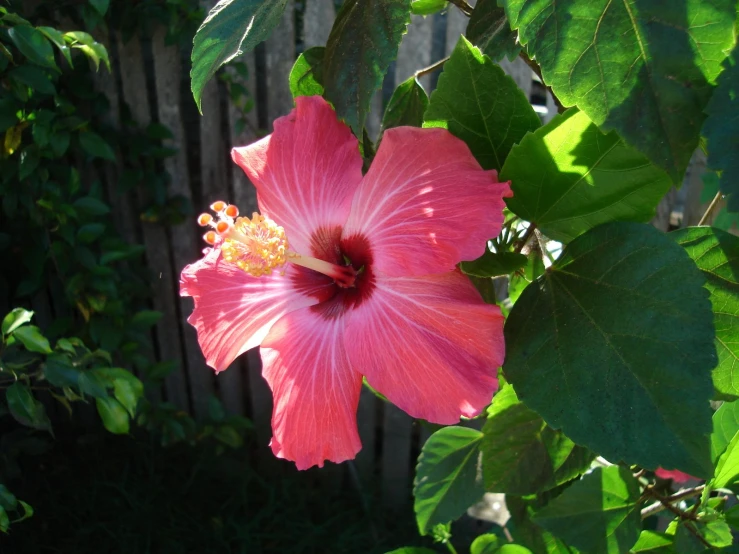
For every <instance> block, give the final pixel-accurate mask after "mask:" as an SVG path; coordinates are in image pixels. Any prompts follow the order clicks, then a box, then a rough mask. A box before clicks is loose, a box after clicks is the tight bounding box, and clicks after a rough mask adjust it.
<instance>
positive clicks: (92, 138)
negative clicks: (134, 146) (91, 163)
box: [79, 131, 115, 162]
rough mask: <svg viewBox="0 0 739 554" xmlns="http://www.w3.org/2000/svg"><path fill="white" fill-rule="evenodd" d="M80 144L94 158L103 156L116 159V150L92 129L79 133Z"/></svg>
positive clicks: (110, 159) (106, 158) (105, 158)
mask: <svg viewBox="0 0 739 554" xmlns="http://www.w3.org/2000/svg"><path fill="white" fill-rule="evenodd" d="M79 138H80V146H82V149H83V150H84V151H85V152H87V154H89V155H90V156H92V157H93V158H103V159H104V160H108V161H111V162H114V161H115V152H113V149H112V148H111V147H110V145H109V144H108V143H107V142H105V139H103V137H101V136H100V135H98V134H97V133H93V132H92V131H82V132H81V133H80V134H79Z"/></svg>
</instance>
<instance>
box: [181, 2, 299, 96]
mask: <svg viewBox="0 0 739 554" xmlns="http://www.w3.org/2000/svg"><path fill="white" fill-rule="evenodd" d="M286 5H287V0H269V1H265V0H220V1H219V2H218V4H216V5H215V6H214V7H213V9H212V10H210V13H209V14H208V17H206V18H205V21H203V24H202V25H201V26H200V28H199V29H198V32H197V33H195V39H194V40H193V44H192V57H191V59H192V70H191V71H190V78H191V80H192V83H191V88H192V95H193V97H194V98H195V103H196V104H197V105H198V109H201V108H200V99H201V97H202V95H203V89H204V88H205V85H206V83H207V82H208V81H209V80H210V78H211V77H213V75H215V72H216V71H217V70H218V68H219V67H221V66H222V65H223V64H224V63H226V62H229V61H231V60H232V59H234V58H235V57H236V56H240V55H241V54H243V53H244V52H248V51H249V50H252V49H253V48H254V47H255V46H256V45H257V44H259V43H260V42H262V41H263V40H264V39H266V38H267V37H268V36H269V33H270V32H271V31H272V29H273V28H274V27H275V26H276V25H277V23H279V21H280V18H281V17H282V12H283V11H285V6H286Z"/></svg>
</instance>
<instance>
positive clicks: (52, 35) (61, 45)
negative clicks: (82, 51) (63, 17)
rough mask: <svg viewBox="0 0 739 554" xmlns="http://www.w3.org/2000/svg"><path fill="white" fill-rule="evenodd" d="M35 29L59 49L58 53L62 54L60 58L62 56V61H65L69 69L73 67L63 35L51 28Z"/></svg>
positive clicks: (70, 52) (69, 51) (70, 54)
mask: <svg viewBox="0 0 739 554" xmlns="http://www.w3.org/2000/svg"><path fill="white" fill-rule="evenodd" d="M36 29H38V30H39V31H40V32H41V33H43V35H44V36H45V37H46V38H48V39H49V40H50V41H51V42H52V43H53V44H54V46H56V47H57V48H58V49H59V51H60V52H61V53H62V56H64V59H65V60H67V63H68V64H69V67H73V65H72V51H71V50H70V49H69V46H68V45H67V42H66V41H65V40H64V33H62V32H61V31H59V30H58V29H54V28H53V27H36Z"/></svg>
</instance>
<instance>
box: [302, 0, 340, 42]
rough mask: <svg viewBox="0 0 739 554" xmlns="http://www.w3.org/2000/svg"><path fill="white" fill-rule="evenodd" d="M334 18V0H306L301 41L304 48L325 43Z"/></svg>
mask: <svg viewBox="0 0 739 554" xmlns="http://www.w3.org/2000/svg"><path fill="white" fill-rule="evenodd" d="M335 18H336V9H335V8H334V0H306V2H305V15H304V16H303V35H304V36H303V41H304V43H305V49H306V50H307V49H308V48H312V47H313V46H323V45H325V44H326V40H327V39H328V34H329V33H330V32H331V25H332V24H333V22H334V19H335Z"/></svg>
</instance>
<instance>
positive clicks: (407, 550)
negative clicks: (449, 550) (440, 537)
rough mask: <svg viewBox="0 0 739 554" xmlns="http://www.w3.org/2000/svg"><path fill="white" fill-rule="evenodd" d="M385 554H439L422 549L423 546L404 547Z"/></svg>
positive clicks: (428, 549)
mask: <svg viewBox="0 0 739 554" xmlns="http://www.w3.org/2000/svg"><path fill="white" fill-rule="evenodd" d="M385 554H439V553H438V552H436V550H431V549H430V548H424V547H423V546H404V547H403V548H397V549H395V550H393V551H391V552H386V553H385Z"/></svg>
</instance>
